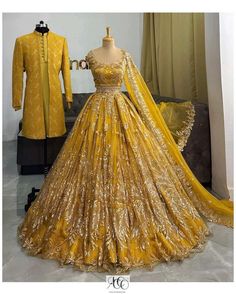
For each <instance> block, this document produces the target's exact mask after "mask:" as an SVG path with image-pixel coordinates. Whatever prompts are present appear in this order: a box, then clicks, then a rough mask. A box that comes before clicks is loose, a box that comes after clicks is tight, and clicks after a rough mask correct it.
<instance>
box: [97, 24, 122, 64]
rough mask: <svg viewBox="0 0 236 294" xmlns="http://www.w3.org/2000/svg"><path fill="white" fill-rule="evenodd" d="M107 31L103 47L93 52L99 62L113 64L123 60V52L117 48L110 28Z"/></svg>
mask: <svg viewBox="0 0 236 294" xmlns="http://www.w3.org/2000/svg"><path fill="white" fill-rule="evenodd" d="M106 31H107V35H106V37H104V38H103V40H102V47H99V48H96V49H94V50H92V51H93V54H94V56H95V57H96V59H97V61H98V62H101V63H105V64H111V63H113V62H117V61H120V60H121V58H122V51H121V49H120V48H117V47H116V46H115V40H114V38H112V36H111V35H110V31H111V29H110V27H107V28H106Z"/></svg>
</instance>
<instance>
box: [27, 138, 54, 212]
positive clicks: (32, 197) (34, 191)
mask: <svg viewBox="0 0 236 294" xmlns="http://www.w3.org/2000/svg"><path fill="white" fill-rule="evenodd" d="M47 143H48V140H47V138H46V139H45V140H44V178H46V176H47V174H48V171H49V167H48V164H47ZM39 191H40V189H36V188H35V187H32V190H31V193H29V194H28V196H27V204H26V205H25V212H27V211H28V209H29V208H30V206H31V204H32V202H34V200H35V198H36V197H37V195H38V192H39Z"/></svg>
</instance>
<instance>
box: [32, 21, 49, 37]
mask: <svg viewBox="0 0 236 294" xmlns="http://www.w3.org/2000/svg"><path fill="white" fill-rule="evenodd" d="M35 31H37V32H39V33H41V34H42V35H44V34H45V33H48V32H49V28H48V25H47V24H46V23H44V22H43V21H42V20H41V21H40V22H39V24H36V27H35Z"/></svg>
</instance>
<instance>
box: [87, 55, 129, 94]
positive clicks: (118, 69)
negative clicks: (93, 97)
mask: <svg viewBox="0 0 236 294" xmlns="http://www.w3.org/2000/svg"><path fill="white" fill-rule="evenodd" d="M121 51H122V58H121V60H119V61H117V62H113V63H110V64H106V63H101V62H99V61H97V60H96V58H95V56H94V54H93V51H92V50H91V51H89V53H88V54H87V56H86V61H87V62H88V65H89V69H91V72H92V75H93V79H94V83H95V87H96V89H97V91H99V90H101V91H103V90H104V91H105V90H112V89H117V90H120V88H121V85H122V82H123V79H124V73H125V65H126V60H125V51H124V50H121Z"/></svg>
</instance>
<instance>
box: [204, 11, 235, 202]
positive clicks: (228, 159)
mask: <svg viewBox="0 0 236 294" xmlns="http://www.w3.org/2000/svg"><path fill="white" fill-rule="evenodd" d="M225 17H226V16H225ZM222 19H223V18H221V21H220V18H219V14H218V13H206V14H205V46H206V68H207V84H208V103H209V115H210V126H211V155H212V188H213V190H214V191H215V192H216V193H217V194H218V195H219V196H221V197H222V198H229V197H230V196H231V198H232V195H233V163H232V162H233V113H232V112H233V80H232V77H233V65H232V63H233V46H232V45H233V41H232V40H231V41H230V40H229V39H230V38H232V37H233V33H232V27H230V26H229V24H230V23H231V21H232V19H231V21H230V19H228V20H226V19H227V17H226V19H224V21H222ZM230 47H231V48H230ZM230 63H231V65H230Z"/></svg>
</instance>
